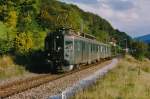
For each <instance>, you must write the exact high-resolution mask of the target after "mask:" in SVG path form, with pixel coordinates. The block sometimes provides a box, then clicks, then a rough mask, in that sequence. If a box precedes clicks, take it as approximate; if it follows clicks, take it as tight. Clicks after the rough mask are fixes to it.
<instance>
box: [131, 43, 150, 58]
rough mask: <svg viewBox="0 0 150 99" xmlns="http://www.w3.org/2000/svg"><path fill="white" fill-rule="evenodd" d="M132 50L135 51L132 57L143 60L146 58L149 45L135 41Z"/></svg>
mask: <svg viewBox="0 0 150 99" xmlns="http://www.w3.org/2000/svg"><path fill="white" fill-rule="evenodd" d="M132 49H133V53H132V55H133V56H134V57H135V58H137V59H139V60H142V59H143V58H144V57H146V53H147V51H148V45H147V44H145V43H143V42H141V41H134V42H132Z"/></svg>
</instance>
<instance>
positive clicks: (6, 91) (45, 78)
mask: <svg viewBox="0 0 150 99" xmlns="http://www.w3.org/2000/svg"><path fill="white" fill-rule="evenodd" d="M104 61H107V60H104ZM104 61H103V62H104ZM101 62H102V61H100V62H97V63H95V64H90V65H84V66H81V68H80V69H75V70H74V71H70V72H67V73H64V74H44V75H39V76H36V77H31V78H27V79H25V80H17V81H13V82H10V83H8V84H5V85H2V86H0V98H6V97H9V96H12V95H14V94H17V93H20V92H23V91H26V90H28V89H31V88H35V87H38V86H40V85H42V84H45V83H48V82H51V81H54V80H57V79H59V78H62V77H65V76H69V75H70V74H73V73H76V72H78V71H82V70H85V69H88V68H92V67H93V66H97V65H99V64H100V63H101Z"/></svg>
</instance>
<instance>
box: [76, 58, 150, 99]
mask: <svg viewBox="0 0 150 99" xmlns="http://www.w3.org/2000/svg"><path fill="white" fill-rule="evenodd" d="M149 64H150V61H149V60H148V59H144V60H143V61H138V60H136V59H135V58H133V57H131V56H126V57H125V59H122V60H121V61H120V62H119V64H118V66H117V68H115V69H114V70H112V71H110V72H109V73H108V74H107V75H106V76H104V77H103V78H102V79H100V80H99V81H97V82H96V84H95V85H94V86H91V87H90V88H88V89H87V90H84V91H82V92H79V93H78V94H77V95H75V97H73V99H149V97H150V83H148V82H149V81H150V79H149V77H150V66H149Z"/></svg>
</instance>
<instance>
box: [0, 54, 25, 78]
mask: <svg viewBox="0 0 150 99" xmlns="http://www.w3.org/2000/svg"><path fill="white" fill-rule="evenodd" d="M24 73H26V71H25V69H24V68H23V67H22V66H19V65H17V64H15V63H14V61H13V58H12V57H11V56H2V57H0V79H5V78H10V77H13V76H18V75H23V74H24Z"/></svg>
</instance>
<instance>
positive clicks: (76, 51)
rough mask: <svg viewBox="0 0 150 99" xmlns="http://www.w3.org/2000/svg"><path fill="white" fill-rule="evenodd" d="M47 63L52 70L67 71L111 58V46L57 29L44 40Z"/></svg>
mask: <svg viewBox="0 0 150 99" xmlns="http://www.w3.org/2000/svg"><path fill="white" fill-rule="evenodd" d="M45 50H46V55H47V56H46V57H47V63H48V64H51V66H52V68H53V70H56V71H57V70H62V71H69V70H72V69H73V68H74V67H78V66H79V65H80V64H91V63H92V62H97V61H100V60H101V59H104V58H109V57H111V46H110V45H109V44H104V43H100V42H98V41H96V39H95V37H93V36H91V35H88V34H85V33H76V32H74V31H73V30H71V29H64V28H63V29H58V30H57V31H56V32H53V33H49V34H48V35H47V37H46V39H45Z"/></svg>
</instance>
